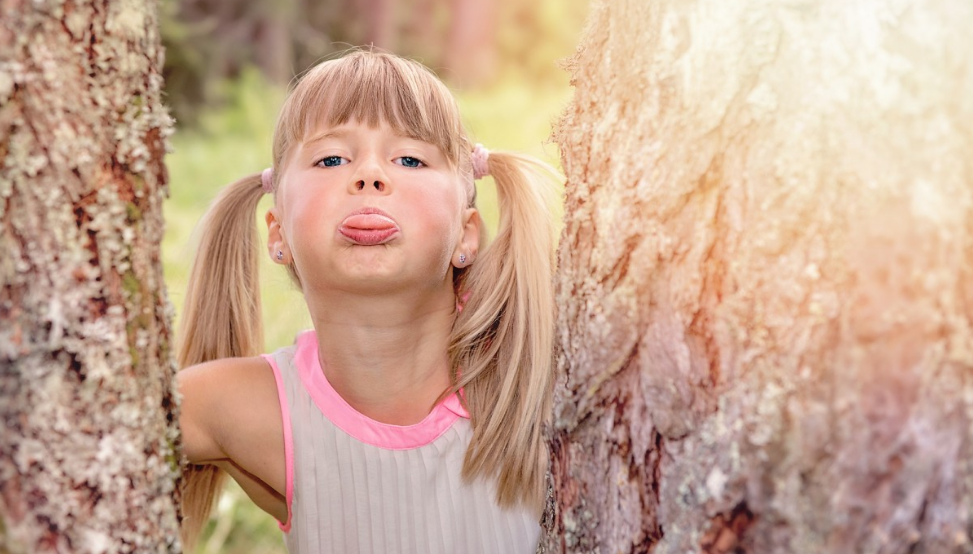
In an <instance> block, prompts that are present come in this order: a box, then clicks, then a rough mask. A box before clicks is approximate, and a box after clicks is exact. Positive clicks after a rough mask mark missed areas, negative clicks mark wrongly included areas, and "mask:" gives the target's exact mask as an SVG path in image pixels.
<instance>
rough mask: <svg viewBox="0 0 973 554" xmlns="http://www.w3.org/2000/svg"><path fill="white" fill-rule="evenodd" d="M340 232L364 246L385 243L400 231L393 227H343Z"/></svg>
mask: <svg viewBox="0 0 973 554" xmlns="http://www.w3.org/2000/svg"><path fill="white" fill-rule="evenodd" d="M338 232H339V233H341V234H342V236H344V237H345V238H347V239H348V240H350V241H351V242H353V243H355V244H360V245H362V246H374V245H376V244H385V243H386V242H388V241H390V240H392V238H393V237H394V236H395V235H396V234H397V233H398V232H399V230H398V229H396V228H394V227H392V228H388V229H356V228H354V227H341V228H339V229H338Z"/></svg>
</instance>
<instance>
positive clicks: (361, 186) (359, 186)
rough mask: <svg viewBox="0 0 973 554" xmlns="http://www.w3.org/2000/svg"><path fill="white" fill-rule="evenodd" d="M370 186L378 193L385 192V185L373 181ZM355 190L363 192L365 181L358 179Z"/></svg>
mask: <svg viewBox="0 0 973 554" xmlns="http://www.w3.org/2000/svg"><path fill="white" fill-rule="evenodd" d="M372 186H373V187H375V190H377V191H378V192H385V183H383V182H381V181H373V182H372ZM355 188H357V189H358V190H360V191H363V190H365V180H364V179H360V180H359V181H358V182H357V183H355Z"/></svg>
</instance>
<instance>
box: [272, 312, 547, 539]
mask: <svg viewBox="0 0 973 554" xmlns="http://www.w3.org/2000/svg"><path fill="white" fill-rule="evenodd" d="M264 358H265V359H266V360H267V361H269V362H270V365H271V367H272V368H273V370H274V376H275V378H276V380H277V392H278V395H279V397H280V405H281V411H282V414H281V415H282V417H283V422H284V452H285V460H286V477H287V485H286V486H287V522H286V523H283V524H280V528H281V530H283V531H284V533H285V542H286V543H287V550H288V552H290V554H324V553H335V554H354V553H357V552H361V553H368V552H375V553H403V554H405V553H417V554H418V553H423V554H425V553H469V554H476V553H483V554H487V553H489V554H498V553H499V554H507V553H510V554H517V553H533V552H535V550H536V548H537V543H538V540H539V537H540V524H539V522H538V517H537V516H536V515H532V514H531V513H529V512H528V511H527V510H524V509H523V508H517V509H501V508H500V507H499V506H498V505H497V503H496V484H495V483H494V482H493V481H492V480H491V481H490V482H487V481H486V480H482V479H480V480H476V481H474V482H472V483H466V482H464V481H463V479H462V478H461V476H460V472H461V470H462V467H463V456H464V454H465V453H466V448H467V445H469V443H470V437H471V436H472V430H471V428H470V422H469V415H468V414H467V413H466V411H465V410H464V409H463V407H462V405H461V404H460V402H459V399H458V398H457V397H456V395H453V396H451V397H449V398H447V399H446V400H445V401H443V402H442V403H440V404H439V405H437V406H436V407H435V408H433V410H432V412H430V413H429V415H428V416H426V418H425V419H423V420H422V421H421V422H419V423H416V424H415V425H409V426H398V425H388V424H384V423H380V422H377V421H375V420H372V419H369V418H368V417H366V416H365V415H363V414H361V413H359V412H357V411H356V410H355V409H354V408H352V407H351V406H349V405H348V403H347V402H345V401H344V399H342V398H341V397H340V396H339V395H338V393H337V392H336V391H335V390H334V389H333V388H332V387H331V385H330V383H328V380H327V379H326V378H325V376H324V372H323V371H322V370H321V365H320V362H319V361H318V345H317V338H316V336H315V334H314V332H313V331H307V332H304V333H301V334H300V335H298V337H297V341H296V343H295V344H294V345H293V346H289V347H286V348H282V349H280V350H278V351H277V352H275V353H274V354H271V355H265V356H264Z"/></svg>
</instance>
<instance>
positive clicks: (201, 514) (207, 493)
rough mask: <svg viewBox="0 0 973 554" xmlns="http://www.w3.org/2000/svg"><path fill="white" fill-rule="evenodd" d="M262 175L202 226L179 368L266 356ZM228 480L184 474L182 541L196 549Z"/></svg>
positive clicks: (217, 205)
mask: <svg viewBox="0 0 973 554" xmlns="http://www.w3.org/2000/svg"><path fill="white" fill-rule="evenodd" d="M263 195H264V191H263V188H262V186H261V180H260V174H256V175H250V176H248V177H245V178H243V179H241V180H239V181H237V182H235V183H233V184H231V185H229V186H227V187H226V188H225V189H224V190H223V191H222V192H221V193H220V195H219V197H218V198H217V199H216V201H215V202H214V203H213V205H212V206H211V207H210V209H209V211H208V212H207V213H206V216H205V217H204V218H203V222H202V233H201V237H200V245H199V249H198V250H197V251H196V259H195V260H194V261H193V267H192V272H191V275H190V278H189V286H188V290H187V291H186V300H185V303H184V304H183V313H182V318H181V325H180V334H179V339H180V340H179V354H178V363H179V367H189V366H192V365H196V364H200V363H203V362H207V361H210V360H215V359H219V358H230V357H239V356H255V355H257V354H259V353H260V352H261V351H262V349H263V329H262V326H261V314H260V290H259V281H258V270H257V252H258V243H257V240H258V239H257V227H256V222H255V216H256V211H257V203H258V202H259V201H260V199H261V197H262V196H263ZM225 478H226V473H225V472H223V471H222V470H220V469H219V468H217V467H216V466H213V465H190V466H189V467H188V468H186V471H185V472H184V473H183V476H182V481H181V488H182V513H183V520H182V529H181V535H182V541H183V547H184V548H186V549H187V550H189V549H191V548H192V546H193V545H194V544H195V542H196V540H197V538H198V537H199V534H200V532H201V531H202V529H203V526H204V525H205V524H206V522H207V521H208V520H209V516H210V512H211V511H212V509H213V505H214V504H215V502H216V500H217V498H218V497H219V492H220V491H221V490H222V488H223V483H224V480H225Z"/></svg>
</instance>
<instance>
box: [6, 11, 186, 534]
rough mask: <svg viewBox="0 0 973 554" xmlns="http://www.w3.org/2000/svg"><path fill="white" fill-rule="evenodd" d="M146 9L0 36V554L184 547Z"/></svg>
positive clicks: (53, 20)
mask: <svg viewBox="0 0 973 554" xmlns="http://www.w3.org/2000/svg"><path fill="white" fill-rule="evenodd" d="M155 8H156V6H155V3H154V2H150V3H144V4H143V3H136V2H131V1H123V2H107V1H82V2H57V1H48V2H32V3H20V4H18V5H16V6H13V7H12V9H10V10H9V11H8V12H5V14H4V17H3V19H2V21H0V53H2V54H0V56H2V57H0V164H2V165H0V226H2V227H0V250H2V251H3V252H4V256H3V258H2V259H0V321H2V325H0V368H2V370H0V397H2V398H3V403H2V404H0V417H2V419H3V424H4V429H5V432H4V434H3V436H2V439H0V518H2V520H3V523H4V531H3V533H2V534H0V550H4V551H9V552H48V551H50V552H54V551H57V552H63V551H71V552H177V551H179V548H180V547H179V538H178V522H177V509H176V506H177V503H176V499H175V494H176V493H175V491H174V487H173V483H174V479H175V477H176V476H177V473H178V464H175V463H174V460H176V459H177V454H176V451H177V449H178V434H177V428H176V424H175V421H176V419H175V418H176V414H175V409H176V407H175V405H176V402H175V399H174V391H173V381H174V380H173V376H174V374H175V367H174V364H173V362H172V353H171V351H170V345H169V343H170V325H171V323H170V322H171V307H170V305H169V303H168V300H167V299H166V296H165V288H164V284H163V282H162V271H161V256H160V251H159V248H160V243H161V239H162V232H163V224H162V201H163V199H164V198H165V196H166V194H167V189H166V179H167V177H166V173H165V167H164V165H163V155H164V153H165V150H166V140H167V136H168V135H169V133H170V132H171V121H170V118H169V116H168V113H167V111H166V109H165V108H164V107H163V106H162V103H161V85H162V77H161V68H162V56H163V52H162V48H161V45H160V40H159V34H158V22H157V21H156V13H155Z"/></svg>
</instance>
